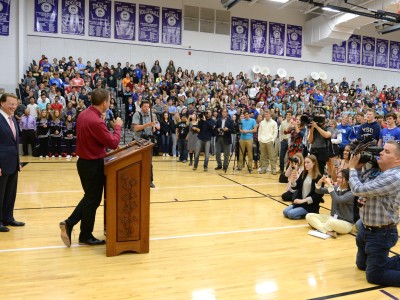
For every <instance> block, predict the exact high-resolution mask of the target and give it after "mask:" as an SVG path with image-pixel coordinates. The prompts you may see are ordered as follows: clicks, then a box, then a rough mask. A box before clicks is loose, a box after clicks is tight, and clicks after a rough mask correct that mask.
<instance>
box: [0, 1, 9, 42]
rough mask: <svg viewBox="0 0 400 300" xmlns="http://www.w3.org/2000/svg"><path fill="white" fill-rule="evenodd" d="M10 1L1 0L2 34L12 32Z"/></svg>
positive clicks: (6, 34)
mask: <svg viewBox="0 0 400 300" xmlns="http://www.w3.org/2000/svg"><path fill="white" fill-rule="evenodd" d="M10 2H11V0H0V35H4V36H8V35H9V34H10Z"/></svg>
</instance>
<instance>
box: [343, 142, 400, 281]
mask: <svg viewBox="0 0 400 300" xmlns="http://www.w3.org/2000/svg"><path fill="white" fill-rule="evenodd" d="M360 158H361V154H356V155H353V156H352V157H351V159H350V162H349V167H350V188H351V191H352V192H353V194H354V195H356V196H359V197H364V198H365V200H364V202H363V204H364V205H363V206H362V207H361V208H360V219H361V225H362V226H358V233H357V237H356V244H357V248H358V251H357V258H356V265H357V267H358V268H359V269H360V270H365V271H366V278H367V281H368V282H370V283H373V284H379V285H384V286H397V287H400V261H399V258H398V257H397V256H394V257H389V256H388V255H389V251H390V248H392V247H394V246H395V245H396V243H397V240H398V232H397V224H398V223H399V206H400V184H399V182H400V142H398V141H390V140H389V141H387V142H386V144H385V146H384V149H383V151H381V153H380V156H379V159H378V161H377V163H378V165H379V167H380V169H381V172H382V173H381V174H380V175H379V176H377V177H376V178H375V179H373V180H371V181H368V182H365V183H362V182H361V181H360V179H359V177H358V173H357V171H356V167H357V165H358V164H359V161H360Z"/></svg>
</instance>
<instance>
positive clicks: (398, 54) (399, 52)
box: [389, 41, 400, 70]
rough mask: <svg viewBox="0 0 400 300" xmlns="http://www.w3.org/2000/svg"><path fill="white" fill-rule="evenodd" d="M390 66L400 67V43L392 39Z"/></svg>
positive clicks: (391, 67) (393, 67) (392, 67)
mask: <svg viewBox="0 0 400 300" xmlns="http://www.w3.org/2000/svg"><path fill="white" fill-rule="evenodd" d="M389 68H390V69H397V70H398V69H400V43H399V42H394V41H390V47H389Z"/></svg>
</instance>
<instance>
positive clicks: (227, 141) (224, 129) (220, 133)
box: [215, 108, 235, 171]
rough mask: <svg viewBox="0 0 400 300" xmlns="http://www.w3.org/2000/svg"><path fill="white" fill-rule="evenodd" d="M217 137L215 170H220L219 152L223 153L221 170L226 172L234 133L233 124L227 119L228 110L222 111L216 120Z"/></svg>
mask: <svg viewBox="0 0 400 300" xmlns="http://www.w3.org/2000/svg"><path fill="white" fill-rule="evenodd" d="M216 131H217V137H216V142H215V148H216V149H215V153H216V154H215V158H216V160H217V167H216V168H215V170H220V169H222V162H221V150H222V151H223V152H224V165H223V170H224V171H226V170H227V168H228V158H229V154H230V148H231V144H232V136H231V135H232V133H234V131H235V129H234V123H233V121H232V120H231V119H230V118H229V117H228V110H227V109H226V108H224V109H222V113H221V118H219V119H218V120H217V125H216Z"/></svg>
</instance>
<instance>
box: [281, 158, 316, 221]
mask: <svg viewBox="0 0 400 300" xmlns="http://www.w3.org/2000/svg"><path fill="white" fill-rule="evenodd" d="M298 173H299V171H298V170H293V171H292V176H291V180H292V182H293V183H292V184H291V188H292V189H293V190H295V192H294V195H293V199H294V200H293V203H292V205H289V206H288V207H287V208H285V209H284V210H283V215H284V216H285V218H289V219H292V220H298V219H303V218H305V216H306V215H307V214H308V213H319V204H320V203H321V202H322V203H323V202H324V200H323V198H322V194H318V193H316V191H315V184H316V183H317V182H318V181H319V180H320V179H321V174H320V172H319V168H318V161H317V158H316V157H315V156H314V155H309V156H307V157H306V158H305V159H304V171H303V172H301V175H300V176H299V174H298Z"/></svg>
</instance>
